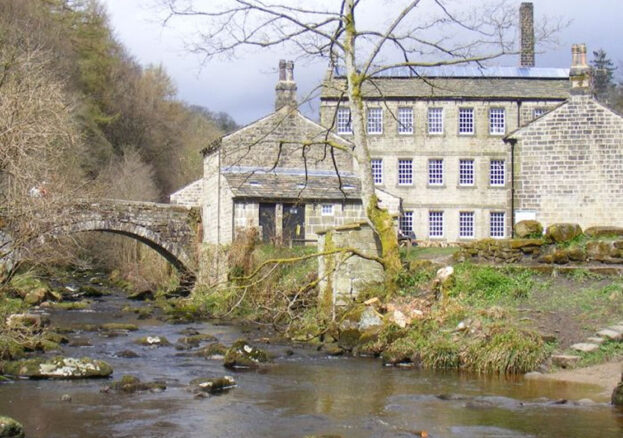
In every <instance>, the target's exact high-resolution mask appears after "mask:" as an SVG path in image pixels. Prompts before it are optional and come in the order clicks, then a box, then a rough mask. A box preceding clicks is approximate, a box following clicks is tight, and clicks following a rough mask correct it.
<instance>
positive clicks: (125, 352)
mask: <svg viewBox="0 0 623 438" xmlns="http://www.w3.org/2000/svg"><path fill="white" fill-rule="evenodd" d="M115 356H117V357H123V358H126V359H134V358H137V357H139V355H138V354H137V353H135V352H134V351H132V350H121V351H117V352H116V353H115Z"/></svg>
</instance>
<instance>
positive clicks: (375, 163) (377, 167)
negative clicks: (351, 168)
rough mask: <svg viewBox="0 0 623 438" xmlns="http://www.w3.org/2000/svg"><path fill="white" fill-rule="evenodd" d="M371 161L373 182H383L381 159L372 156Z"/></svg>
mask: <svg viewBox="0 0 623 438" xmlns="http://www.w3.org/2000/svg"><path fill="white" fill-rule="evenodd" d="M371 161H372V179H373V180H374V184H383V159H382V158H373V159H372V160H371Z"/></svg>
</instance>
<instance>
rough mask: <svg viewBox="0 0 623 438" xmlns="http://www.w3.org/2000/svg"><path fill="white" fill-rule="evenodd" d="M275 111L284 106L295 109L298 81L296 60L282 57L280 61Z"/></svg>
mask: <svg viewBox="0 0 623 438" xmlns="http://www.w3.org/2000/svg"><path fill="white" fill-rule="evenodd" d="M275 92H276V97H275V111H279V110H280V109H281V108H283V107H284V106H288V107H290V108H291V109H295V108H296V107H297V106H298V105H297V102H296V82H294V62H293V61H287V62H286V60H285V59H282V60H280V61H279V81H278V82H277V85H276V86H275Z"/></svg>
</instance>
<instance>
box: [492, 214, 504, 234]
mask: <svg viewBox="0 0 623 438" xmlns="http://www.w3.org/2000/svg"><path fill="white" fill-rule="evenodd" d="M505 216H506V214H505V213H504V212H502V211H492V212H490V213H489V236H491V237H497V238H500V237H504V222H505V220H504V219H505Z"/></svg>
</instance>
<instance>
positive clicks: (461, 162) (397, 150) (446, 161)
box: [320, 3, 569, 242]
mask: <svg viewBox="0 0 623 438" xmlns="http://www.w3.org/2000/svg"><path fill="white" fill-rule="evenodd" d="M520 14H521V21H520V22H521V30H522V38H521V42H522V47H521V56H520V66H519V67H489V68H476V67H452V68H429V69H422V70H421V71H419V72H418V75H417V76H416V75H415V74H414V73H413V71H411V70H410V69H394V70H390V71H387V72H386V73H384V74H383V75H382V76H378V77H375V78H374V79H373V80H372V81H370V83H368V84H367V86H366V87H365V88H364V91H363V94H364V96H365V106H366V112H367V133H368V141H369V148H370V152H371V154H372V159H373V160H372V171H373V177H374V179H375V182H376V184H377V187H379V188H381V189H383V190H385V191H387V192H389V193H391V194H393V195H395V196H397V197H399V198H401V199H402V209H403V211H402V215H401V218H400V228H401V229H402V230H403V232H405V233H414V234H415V236H416V238H418V239H422V240H434V241H441V242H457V241H462V240H468V239H474V238H483V237H495V238H502V237H508V236H509V234H510V232H511V229H512V222H511V220H512V212H511V208H512V206H511V190H510V189H511V185H512V183H511V180H512V175H511V170H512V168H511V159H512V157H511V154H510V150H509V147H508V146H507V145H505V143H504V142H503V141H502V139H503V138H504V137H505V136H506V135H508V134H509V133H510V132H513V131H515V130H516V129H517V128H519V127H521V126H524V125H526V124H527V123H529V122H530V121H532V120H533V119H535V118H537V117H540V116H541V115H542V114H544V113H547V112H548V111H551V110H552V109H554V108H556V107H558V106H559V105H560V104H562V103H563V102H564V101H565V100H566V99H567V98H568V97H569V69H563V68H537V67H535V66H534V37H533V24H532V23H533V16H532V4H530V3H524V4H522V6H521V9H520ZM344 87H345V79H344V76H343V74H342V72H341V71H340V70H339V68H338V69H334V70H332V71H330V72H329V73H328V75H327V78H326V79H325V83H324V87H323V93H322V96H321V106H320V118H321V124H323V125H324V126H331V127H332V129H333V130H334V131H335V132H336V133H337V134H339V135H340V136H341V137H344V138H346V139H349V138H350V136H351V129H350V110H349V108H348V104H347V102H345V101H344V100H343V99H344V98H343V90H344Z"/></svg>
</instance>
